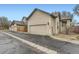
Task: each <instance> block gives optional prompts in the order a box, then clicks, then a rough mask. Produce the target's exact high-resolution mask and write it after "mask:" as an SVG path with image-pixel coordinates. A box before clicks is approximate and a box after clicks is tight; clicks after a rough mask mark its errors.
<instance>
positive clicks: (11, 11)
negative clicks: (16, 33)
mask: <svg viewBox="0 0 79 59" xmlns="http://www.w3.org/2000/svg"><path fill="white" fill-rule="evenodd" d="M74 7H75V4H0V16H6V17H8V19H9V20H21V19H22V17H23V16H26V17H28V16H29V14H30V13H31V12H32V11H33V10H34V8H39V9H41V10H44V11H47V12H49V13H51V12H55V11H59V12H62V11H68V12H71V13H73V8H74ZM74 19H76V20H77V21H78V22H79V20H78V19H79V17H77V16H75V17H74Z"/></svg>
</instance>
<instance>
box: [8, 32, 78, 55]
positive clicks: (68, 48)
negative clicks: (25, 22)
mask: <svg viewBox="0 0 79 59" xmlns="http://www.w3.org/2000/svg"><path fill="white" fill-rule="evenodd" d="M8 33H11V34H13V35H16V36H18V37H20V38H23V39H25V40H28V41H31V42H34V43H36V44H39V45H41V46H44V47H47V48H49V49H52V50H56V51H57V52H58V53H63V54H79V45H78V44H74V43H70V42H65V41H60V40H56V39H52V38H50V37H48V36H40V35H32V34H22V33H16V32H8Z"/></svg>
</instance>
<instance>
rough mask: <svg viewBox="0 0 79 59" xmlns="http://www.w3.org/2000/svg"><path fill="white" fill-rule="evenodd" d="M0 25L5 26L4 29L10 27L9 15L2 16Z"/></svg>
mask: <svg viewBox="0 0 79 59" xmlns="http://www.w3.org/2000/svg"><path fill="white" fill-rule="evenodd" d="M0 23H1V24H0V26H1V27H2V28H3V29H8V28H9V21H8V18H7V17H4V16H3V17H0Z"/></svg>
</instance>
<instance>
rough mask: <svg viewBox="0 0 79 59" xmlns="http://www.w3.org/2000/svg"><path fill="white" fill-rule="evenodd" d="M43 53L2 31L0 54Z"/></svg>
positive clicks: (0, 33)
mask: <svg viewBox="0 0 79 59" xmlns="http://www.w3.org/2000/svg"><path fill="white" fill-rule="evenodd" d="M38 53H43V52H41V51H37V50H36V49H34V48H32V47H30V46H28V45H26V44H24V43H22V42H20V41H18V40H17V39H14V38H12V37H10V36H8V35H5V34H4V33H2V32H0V54H38Z"/></svg>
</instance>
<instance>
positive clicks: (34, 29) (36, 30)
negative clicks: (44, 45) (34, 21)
mask: <svg viewBox="0 0 79 59" xmlns="http://www.w3.org/2000/svg"><path fill="white" fill-rule="evenodd" d="M30 33H32V34H41V35H47V34H48V28H47V25H34V26H30Z"/></svg>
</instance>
